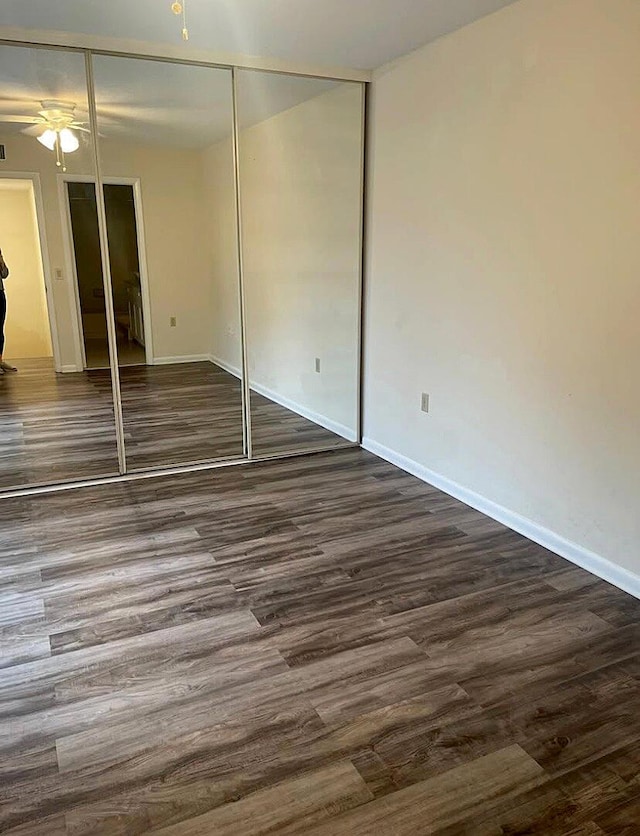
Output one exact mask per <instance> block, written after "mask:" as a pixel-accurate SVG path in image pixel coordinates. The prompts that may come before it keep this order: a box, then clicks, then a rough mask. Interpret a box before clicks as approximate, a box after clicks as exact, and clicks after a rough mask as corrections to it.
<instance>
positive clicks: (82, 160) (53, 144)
mask: <svg viewBox="0 0 640 836" xmlns="http://www.w3.org/2000/svg"><path fill="white" fill-rule="evenodd" d="M0 73H1V75H2V82H3V84H2V97H1V98H0V145H2V146H3V149H4V155H3V156H4V159H3V160H2V163H1V165H0V248H1V249H2V252H3V256H4V259H5V261H6V265H7V268H8V275H7V277H6V279H5V280H3V284H4V301H6V322H5V327H4V335H5V346H4V349H3V360H4V362H5V363H6V364H7V365H10V366H12V367H15V368H16V369H17V371H15V372H12V371H8V370H3V371H4V373H1V372H0V488H19V487H23V486H29V485H39V484H46V483H49V482H59V481H67V480H76V479H81V478H87V477H95V476H102V475H113V474H116V473H117V472H118V458H117V442H116V432H115V419H114V410H113V400H112V386H111V374H110V371H109V369H108V368H106V369H101V370H91V369H85V367H84V364H83V362H82V358H81V357H80V356H79V354H78V351H77V346H78V323H77V318H76V310H75V301H74V291H73V289H74V277H73V270H72V267H71V261H70V259H69V258H68V257H67V252H66V248H67V236H66V222H65V204H64V201H63V200H62V199H61V197H60V195H61V184H62V177H76V178H79V177H81V178H85V179H89V180H91V179H95V171H94V164H93V160H94V154H93V149H92V138H91V133H90V129H89V107H88V101H87V87H86V79H85V62H84V57H83V56H82V55H79V54H75V53H67V52H64V51H62V50H47V49H27V48H22V47H14V46H1V47H0ZM100 277H101V276H100V273H99V274H98V278H99V280H100ZM102 316H103V323H102V327H103V328H104V313H103V314H102Z"/></svg>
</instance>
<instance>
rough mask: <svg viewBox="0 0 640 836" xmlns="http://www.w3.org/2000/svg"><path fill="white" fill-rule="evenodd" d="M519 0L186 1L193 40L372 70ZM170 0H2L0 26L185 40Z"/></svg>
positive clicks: (204, 45) (201, 45) (216, 47)
mask: <svg viewBox="0 0 640 836" xmlns="http://www.w3.org/2000/svg"><path fill="white" fill-rule="evenodd" d="M510 2H513V0H186V5H187V12H188V24H189V31H190V35H191V38H190V41H189V43H190V45H192V46H193V48H194V49H207V50H211V51H216V52H227V53H229V52H232V53H240V54H244V55H255V56H261V57H265V58H277V59H282V60H288V61H297V62H304V63H307V64H310V63H313V64H318V65H324V66H342V67H352V68H359V69H373V68H375V67H379V66H381V65H382V64H385V63H387V62H388V61H391V60H393V59H394V58H397V57H399V56H401V55H404V54H406V53H407V52H410V51H411V50H413V49H416V48H417V47H419V46H422V45H423V44H425V43H427V42H429V41H432V40H434V39H435V38H438V37H440V36H441V35H443V34H446V33H447V32H452V31H453V30H454V29H458V28H460V27H461V26H464V25H466V24H467V23H470V22H472V21H474V20H477V19H478V18H480V17H483V16H484V15H487V14H490V13H491V12H494V11H496V10H497V9H500V8H502V7H503V6H507V5H509V3H510ZM170 5H171V3H170V0H1V2H0V26H18V27H30V28H34V29H53V30H59V31H65V32H73V33H83V34H89V35H102V36H105V37H112V38H134V39H137V40H141V41H149V42H154V43H170V44H176V43H180V21H179V18H177V17H175V16H174V15H173V14H172V12H171V10H170Z"/></svg>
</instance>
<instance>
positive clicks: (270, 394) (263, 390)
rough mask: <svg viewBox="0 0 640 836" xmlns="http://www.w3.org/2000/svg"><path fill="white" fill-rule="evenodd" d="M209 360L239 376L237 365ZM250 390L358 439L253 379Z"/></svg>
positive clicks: (314, 421)
mask: <svg viewBox="0 0 640 836" xmlns="http://www.w3.org/2000/svg"><path fill="white" fill-rule="evenodd" d="M209 360H210V361H211V362H212V363H215V365H216V366H220V368H221V369H223V370H224V371H225V372H229V374H232V375H233V376H234V377H237V378H240V376H241V375H240V369H239V368H237V366H232V365H230V364H229V363H226V362H225V361H224V360H220V359H219V358H218V357H214V356H213V355H210V356H209ZM251 391H252V392H255V393H256V394H257V395H262V397H264V398H268V399H269V400H270V401H273V402H274V403H277V404H278V405H279V406H283V407H284V408H285V409H289V410H290V411H291V412H295V413H296V414H297V415H300V416H301V417H302V418H306V419H307V420H308V421H312V422H313V423H314V424H318V426H320V427H324V428H325V430H329V432H332V433H335V434H336V435H339V436H341V437H342V438H346V440H347V441H351V442H354V443H355V442H357V441H358V436H357V434H356V433H355V432H354V431H353V430H351V429H350V428H349V427H347V426H346V425H345V424H340V423H339V422H338V421H333V420H332V419H331V418H327V417H326V416H325V415H321V414H320V413H319V412H314V411H313V410H312V409H308V408H307V407H306V406H302V405H301V404H299V403H297V402H296V401H292V400H290V399H289V398H285V397H284V396H283V395H281V394H280V393H279V392H275V391H274V390H273V389H269V388H268V387H267V386H263V385H262V384H260V383H256V382H255V381H254V382H252V383H251Z"/></svg>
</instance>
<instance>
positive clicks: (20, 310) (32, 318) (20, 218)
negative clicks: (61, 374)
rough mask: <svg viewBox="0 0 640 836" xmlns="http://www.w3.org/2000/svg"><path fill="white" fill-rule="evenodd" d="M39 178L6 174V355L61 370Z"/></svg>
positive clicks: (0, 211)
mask: <svg viewBox="0 0 640 836" xmlns="http://www.w3.org/2000/svg"><path fill="white" fill-rule="evenodd" d="M34 177H35V175H33V176H29V175H26V176H24V175H23V176H19V175H18V176H3V177H2V178H0V230H1V232H2V238H1V240H0V248H1V249H2V254H3V257H4V259H5V261H6V263H7V266H8V267H9V276H8V278H7V279H6V280H5V281H4V282H3V284H4V290H5V294H6V298H7V318H6V323H5V328H4V333H5V349H4V357H5V359H6V360H7V361H8V362H9V363H12V364H13V365H15V366H17V367H18V368H22V369H23V370H24V369H25V367H26V368H29V369H31V368H34V367H35V366H42V367H45V368H47V369H51V370H53V369H54V368H55V369H57V368H58V365H59V358H58V356H57V334H56V326H55V319H54V312H53V311H52V310H51V307H50V305H49V301H48V288H47V281H46V276H45V263H46V262H45V259H44V258H43V253H42V239H43V235H44V231H43V230H42V229H41V223H42V219H41V218H40V217H39V215H40V213H39V211H38V203H37V201H36V186H39V183H38V182H34V179H33V178H34Z"/></svg>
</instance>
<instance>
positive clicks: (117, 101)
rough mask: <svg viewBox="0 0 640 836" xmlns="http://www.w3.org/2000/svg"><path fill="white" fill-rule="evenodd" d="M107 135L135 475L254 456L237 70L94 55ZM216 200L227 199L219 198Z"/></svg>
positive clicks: (105, 160) (117, 305) (110, 222)
mask: <svg viewBox="0 0 640 836" xmlns="http://www.w3.org/2000/svg"><path fill="white" fill-rule="evenodd" d="M94 80H95V94H96V108H97V130H98V135H99V154H100V164H101V173H102V177H103V180H104V203H105V215H106V227H107V241H108V252H109V265H110V273H111V285H112V289H113V307H114V316H115V330H116V337H117V353H118V365H119V377H120V392H121V400H122V416H123V424H124V433H125V441H126V455H127V466H128V468H129V469H131V470H135V469H140V468H151V467H158V466H165V465H177V464H188V463H192V462H199V461H207V460H217V459H224V458H236V459H237V458H241V457H242V456H243V455H244V432H243V401H242V383H241V374H240V373H239V371H238V370H236V369H235V368H234V369H233V371H230V370H229V369H228V368H223V367H222V366H220V365H218V363H217V362H216V360H217V356H218V349H217V346H218V344H219V343H220V341H221V340H224V339H225V337H226V338H229V334H225V335H221V334H220V333H219V325H218V320H219V311H220V310H221V309H224V308H225V307H228V306H231V307H232V310H233V314H232V315H231V317H229V318H227V320H226V322H225V328H226V330H227V331H228V332H230V335H231V337H232V338H235V339H239V335H240V316H239V302H238V299H239V292H240V289H239V278H238V265H237V249H238V248H237V233H236V203H235V188H234V162H233V153H232V148H231V145H230V144H229V147H228V148H225V149H224V150H223V151H222V153H220V152H218V155H219V156H218V159H219V163H220V168H219V170H218V169H216V171H215V177H216V178H217V179H215V180H214V179H211V177H210V174H211V172H212V166H211V161H210V160H211V155H212V154H215V153H216V151H215V149H216V147H217V146H218V144H219V143H220V142H221V141H222V140H223V139H226V138H228V137H230V136H231V134H232V124H233V100H232V83H231V72H230V71H228V70H219V69H213V68H209V67H197V66H189V65H183V64H172V63H170V62H163V61H150V60H144V59H130V58H120V57H111V56H100V55H99V56H95V57H94ZM214 194H215V198H216V199H215V201H214V200H213V195H214Z"/></svg>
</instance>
